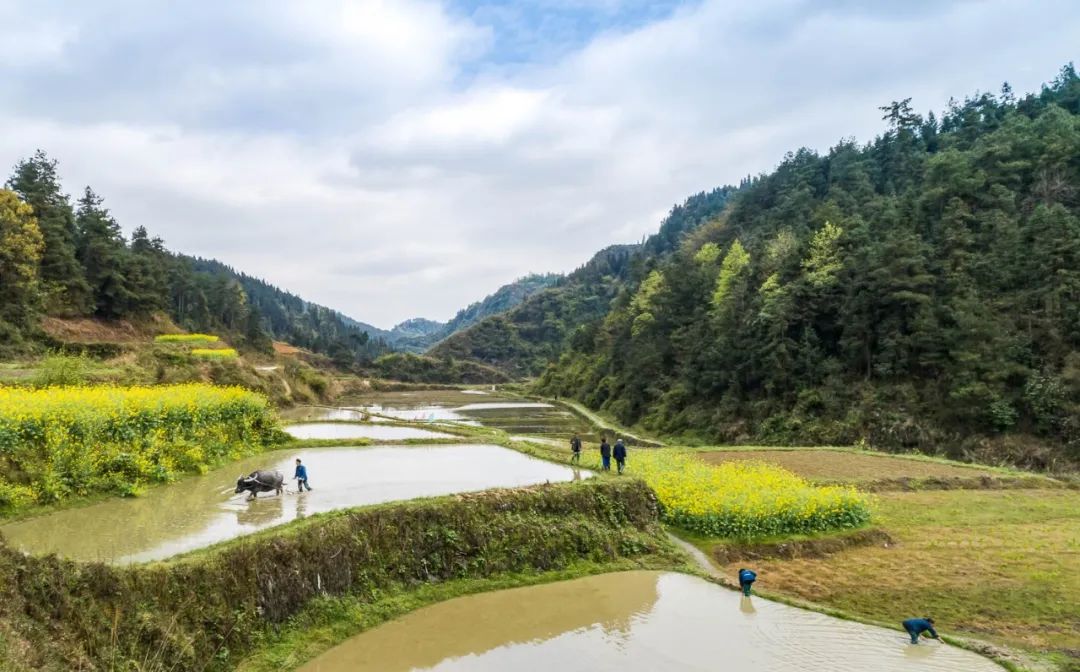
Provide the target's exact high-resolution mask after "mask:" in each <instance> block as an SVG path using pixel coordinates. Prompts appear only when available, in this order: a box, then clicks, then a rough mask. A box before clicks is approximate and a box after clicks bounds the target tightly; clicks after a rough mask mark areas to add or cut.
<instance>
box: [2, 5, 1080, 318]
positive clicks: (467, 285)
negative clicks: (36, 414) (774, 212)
mask: <svg viewBox="0 0 1080 672" xmlns="http://www.w3.org/2000/svg"><path fill="white" fill-rule="evenodd" d="M560 1H561V0H560ZM573 1H576V0H573ZM573 1H571V2H569V3H562V4H561V5H560V11H565V10H566V8H567V7H571V6H572V4H573ZM65 4H66V6H65ZM557 4H558V3H557ZM630 5H635V3H628V5H627V6H630ZM0 6H3V4H2V0H0ZM622 6H623V5H622V3H619V2H614V0H613V2H612V3H611V6H610V7H607V8H605V9H604V11H610V12H618V11H621V8H622ZM5 9H7V8H6V7H5ZM18 9H19V12H20V13H19V14H18V16H19V20H20V21H22V22H23V23H25V24H26V25H28V26H33V27H34V28H33V30H31V31H30V34H38V35H41V36H42V39H40V40H35V41H30V40H22V41H21V42H13V41H8V42H5V44H4V45H3V46H2V47H0V57H2V58H0V77H3V78H4V79H5V81H6V82H9V83H10V86H6V87H4V92H3V93H0V95H2V96H3V98H2V99H0V101H2V102H0V123H3V124H4V126H5V128H9V129H17V132H16V133H7V134H4V135H2V136H0V157H6V158H4V159H3V160H6V161H7V162H9V163H14V161H15V160H17V159H18V158H19V157H22V156H26V155H28V154H29V153H31V152H32V151H33V150H34V149H35V148H36V147H42V148H44V149H46V150H47V151H49V152H50V153H51V154H52V155H53V156H55V157H56V158H58V159H60V161H61V169H62V173H63V174H64V175H65V176H66V178H67V186H68V188H69V189H70V190H72V191H75V190H77V189H79V188H81V185H82V184H85V183H90V184H92V185H93V186H94V187H95V189H97V190H98V191H99V192H101V193H102V194H103V195H104V196H105V197H106V199H107V205H108V206H109V207H111V208H112V209H113V211H114V213H115V214H116V215H117V217H118V219H119V220H120V221H121V223H122V224H123V225H124V226H125V227H126V228H128V229H129V230H130V229H131V228H133V227H135V226H137V225H145V226H147V227H148V228H149V229H150V230H151V231H152V232H153V233H155V234H158V235H162V236H163V237H164V238H165V239H166V241H167V243H168V244H169V245H170V246H171V247H173V248H176V249H178V250H181V251H184V252H188V253H192V254H199V255H203V256H213V257H217V258H220V259H221V260H222V261H225V262H226V263H229V264H232V265H234V266H236V267H238V268H240V269H243V270H244V271H246V272H248V273H251V274H255V275H258V276H262V277H264V278H266V279H267V280H269V281H270V282H272V283H275V284H277V285H279V286H283V287H286V288H288V289H290V290H292V291H294V292H296V293H299V294H301V295H302V296H304V297H306V298H309V299H311V300H315V301H319V302H322V303H326V304H328V305H331V306H333V307H336V308H339V309H341V310H343V311H344V312H346V313H348V314H350V315H352V316H353V317H356V318H357V319H360V320H364V321H368V322H373V323H375V324H379V325H380V326H389V325H390V324H392V323H393V322H396V321H398V320H400V319H404V318H406V317H412V316H416V315H424V316H429V317H437V318H446V317H448V316H450V315H452V314H453V313H454V311H456V310H457V309H458V308H460V307H462V306H464V305H466V304H467V303H469V302H471V301H473V300H476V299H477V298H479V297H481V296H482V295H484V294H485V293H487V292H490V291H492V290H494V289H495V288H496V287H497V286H498V285H499V284H500V283H502V282H506V281H509V280H511V279H513V278H514V277H517V276H520V275H522V274H524V273H526V272H529V271H551V270H569V269H571V268H573V267H575V266H577V265H578V264H580V263H582V262H583V261H585V260H586V259H587V258H588V257H589V256H590V255H591V254H592V252H594V251H595V250H597V249H599V248H600V247H603V246H605V245H607V244H610V243H613V242H631V241H636V240H639V239H640V238H641V236H642V235H643V234H645V233H647V232H650V231H652V230H654V229H655V228H656V226H657V224H658V221H659V218H660V216H661V215H662V213H663V212H665V211H666V210H667V209H668V208H669V207H670V206H671V205H672V204H673V203H675V202H677V201H681V200H683V199H684V198H685V197H686V196H688V195H690V194H692V193H694V192H697V191H700V190H703V189H709V188H712V187H715V186H718V185H720V184H723V183H727V182H733V181H737V180H738V179H739V177H741V176H743V175H745V174H747V173H756V172H759V171H762V170H766V169H768V168H770V167H771V166H773V165H775V164H776V163H777V162H778V161H779V159H780V158H781V156H782V155H783V153H784V152H785V151H787V150H793V149H796V148H798V147H799V146H804V145H805V146H811V147H814V148H817V149H825V148H827V147H828V146H829V145H830V144H832V143H834V142H835V141H836V140H838V139H839V138H840V137H842V136H850V135H856V136H857V137H858V138H859V139H861V140H868V139H869V138H870V137H871V136H872V134H873V133H875V132H876V131H877V130H879V128H880V121H879V116H880V114H879V113H878V111H877V109H876V107H877V105H880V104H884V103H886V102H888V101H890V100H893V99H899V98H904V97H908V96H913V97H914V99H915V100H914V103H915V105H916V106H917V107H918V108H919V109H921V110H926V109H929V108H934V109H940V108H941V107H942V106H943V105H944V104H945V102H946V100H947V99H948V97H949V96H951V95H954V96H958V97H959V96H963V95H965V94H967V93H970V92H973V91H974V90H976V89H983V90H986V89H995V90H996V88H997V87H998V86H999V85H1000V83H1001V82H1002V81H1003V80H1006V79H1007V80H1009V81H1010V82H1011V83H1013V85H1014V87H1015V88H1016V89H1017V90H1018V91H1024V90H1029V89H1032V88H1033V87H1036V86H1037V85H1038V84H1039V83H1040V82H1041V81H1043V80H1045V79H1048V78H1050V77H1052V76H1053V74H1054V72H1055V70H1056V69H1057V68H1058V67H1059V66H1060V65H1062V64H1063V63H1065V62H1066V61H1068V60H1069V59H1070V58H1073V57H1074V56H1075V45H1076V44H1080V7H1077V6H1075V5H1074V3H1068V2H1044V3H1040V5H1039V6H1038V7H1037V8H1036V7H1033V6H1032V5H1031V4H1030V3H1026V2H1019V1H1016V2H1010V1H1007V0H989V1H987V2H959V3H952V4H945V3H929V2H928V3H907V4H905V5H904V7H903V8H896V7H892V6H891V5H890V6H887V7H886V6H882V7H881V8H874V7H871V8H870V9H867V6H865V5H862V4H860V3H854V4H853V3H849V2H844V1H841V2H832V3H818V2H811V1H810V0H767V1H764V2H761V3H756V4H753V5H751V4H747V3H729V2H721V1H719V0H716V1H706V2H702V3H700V4H694V5H688V6H685V7H683V8H681V9H679V10H677V11H675V12H674V13H673V14H672V15H670V16H669V17H668V18H665V19H661V20H653V21H651V22H647V23H646V24H645V25H641V26H640V27H638V28H634V29H632V30H627V29H622V28H620V29H617V30H615V29H613V30H609V31H606V32H605V31H601V32H599V33H596V34H595V35H594V38H593V39H592V40H591V41H586V43H585V45H584V46H583V47H582V48H580V49H574V50H571V51H569V52H568V53H566V52H565V49H562V50H559V51H558V53H565V55H563V56H561V57H559V58H557V59H556V60H555V61H554V62H551V61H550V60H549V57H550V56H551V53H555V52H547V51H544V59H541V60H540V62H536V63H532V64H528V63H526V64H515V65H514V67H504V64H502V63H500V62H498V58H499V54H498V53H497V51H498V48H497V47H495V46H493V45H495V44H496V43H498V40H497V39H496V38H497V37H498V36H497V35H494V34H492V32H491V31H492V29H491V28H488V27H484V26H481V25H479V24H478V23H476V21H475V18H474V17H475V16H479V15H481V14H483V12H482V11H480V10H477V11H475V12H472V13H467V12H464V11H461V10H458V9H455V8H454V7H448V6H444V5H440V4H437V3H435V2H426V1H422V0H400V1H394V2H391V1H390V0H385V1H382V0H370V1H362V2H347V1H345V0H318V1H316V2H305V3H283V4H281V5H277V6H272V5H259V6H256V5H255V4H254V3H251V4H246V3H219V4H218V5H215V6H210V5H207V4H205V3H188V4H183V5H176V4H175V3H164V2H138V1H136V0H102V1H101V2H97V3H85V4H84V3H79V4H74V3H60V4H55V3H48V2H42V3H35V4H30V3H21V4H19V6H18ZM491 11H496V10H494V9H492V10H491ZM497 11H498V12H499V13H500V14H501V16H502V18H503V19H504V23H505V24H506V25H510V24H513V25H514V30H515V31H522V30H525V29H526V28H527V25H528V21H529V17H530V16H531V15H530V14H528V13H527V11H532V12H535V11H538V10H536V9H535V8H529V9H528V10H526V9H523V8H522V7H520V6H517V5H502V6H500V7H499V8H498V10H497ZM514 12H518V18H517V19H514V17H512V16H511V17H510V18H507V17H506V15H507V14H508V13H514ZM120 17H122V18H123V20H119V18H120ZM1048 23H1052V24H1053V25H1054V27H1055V30H1053V31H1046V30H1045V26H1046V25H1047V24H1048ZM34 31H38V32H36V33H35V32H34ZM517 34H518V32H515V35H517ZM1032 34H1039V35H1041V36H1042V37H1041V39H1039V40H1037V41H1034V40H1030V39H1028V36H1029V35H1032ZM527 37H528V36H525V38H527ZM525 38H522V39H525ZM20 45H21V46H20ZM538 49H539V47H538ZM541 51H543V50H542V49H541Z"/></svg>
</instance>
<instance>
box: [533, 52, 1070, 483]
mask: <svg viewBox="0 0 1080 672" xmlns="http://www.w3.org/2000/svg"><path fill="white" fill-rule="evenodd" d="M881 109H882V111H883V112H884V117H883V118H884V121H885V122H886V124H887V131H886V132H885V133H883V134H882V135H881V136H879V137H877V138H875V139H874V140H873V141H872V142H870V143H868V144H866V145H860V144H857V143H855V142H854V141H850V140H845V141H842V142H840V143H839V144H837V145H836V146H835V147H833V148H832V149H830V150H829V151H828V152H826V153H824V154H818V153H815V152H813V151H811V150H808V149H801V150H799V151H797V152H794V153H789V154H788V155H786V156H785V157H784V159H783V161H782V163H781V164H780V165H779V167H778V168H777V169H776V170H775V171H774V172H772V173H771V174H768V175H763V176H761V177H759V178H756V179H754V180H753V181H752V184H751V185H749V187H748V188H746V189H745V190H743V191H742V192H741V193H740V194H738V196H737V197H736V198H735V199H734V200H733V202H732V204H731V205H730V207H729V208H728V210H727V212H726V213H725V216H724V217H723V218H721V219H719V220H717V221H715V222H712V223H710V224H709V225H707V226H706V227H704V228H702V229H701V230H699V231H697V232H695V234H694V235H693V236H691V237H688V238H686V239H685V240H684V242H683V244H682V245H681V246H680V247H679V249H678V251H677V252H676V253H675V254H673V255H671V256H670V257H669V258H667V259H665V260H663V261H661V262H659V263H658V264H656V265H655V267H654V268H653V269H652V270H650V271H649V272H648V274H646V275H644V276H641V275H638V276H637V277H635V278H634V286H633V287H632V290H631V291H626V292H623V293H621V294H620V295H619V298H618V300H617V302H616V307H615V309H614V310H612V311H611V312H610V314H608V315H607V316H606V317H604V318H603V320H602V321H600V322H598V323H593V324H591V325H589V326H588V327H587V330H588V333H587V334H586V335H584V336H583V337H581V338H575V339H572V340H571V341H570V348H569V349H568V351H567V352H566V353H564V355H563V356H562V358H561V359H560V361H559V362H558V364H557V365H554V366H552V367H550V368H549V369H548V370H547V371H546V372H545V373H544V375H543V377H542V379H541V380H540V382H539V389H540V390H542V391H544V392H546V393H549V394H561V395H565V396H572V397H576V398H578V399H580V400H582V401H583V402H585V403H586V404H587V405H588V406H590V407H592V408H594V409H602V410H605V411H608V412H610V413H612V414H613V415H615V416H616V417H617V418H618V419H619V420H620V421H622V422H624V423H627V424H636V423H640V424H641V425H643V426H645V427H648V428H649V429H652V430H654V431H657V432H662V433H666V434H670V435H681V436H683V437H685V438H688V439H699V440H704V441H747V440H760V441H766V442H776V443H803V444H805V443H844V444H850V443H853V442H856V441H860V440H867V441H869V442H871V443H872V444H874V445H880V446H890V447H896V448H904V449H919V450H927V451H936V450H940V449H942V448H943V447H945V448H948V449H949V450H951V451H952V452H953V453H955V454H958V455H962V456H965V457H969V458H970V457H981V458H983V459H987V460H998V459H1004V460H1009V461H1012V462H1016V463H1021V464H1025V465H1029V466H1036V467H1054V466H1055V465H1062V464H1063V463H1067V462H1072V463H1074V464H1075V463H1076V462H1078V461H1080V422H1078V421H1077V417H1078V414H1077V411H1078V410H1080V193H1078V190H1077V187H1078V185H1080V78H1078V76H1077V73H1076V71H1075V69H1074V68H1073V67H1072V66H1071V65H1070V66H1067V67H1065V68H1063V69H1062V70H1061V72H1060V74H1059V75H1058V77H1057V78H1056V79H1054V81H1053V82H1052V83H1050V84H1048V85H1046V86H1044V87H1043V89H1042V90H1041V91H1040V92H1038V93H1035V94H1031V95H1027V96H1024V97H1022V98H1017V97H1015V96H1014V94H1013V93H1012V91H1011V89H1010V88H1009V87H1008V85H1005V87H1003V89H1002V91H1001V93H1000V94H998V95H993V94H989V93H980V94H977V95H975V96H973V97H970V98H967V99H966V100H964V101H963V102H960V103H953V104H952V105H950V107H949V109H947V110H945V111H944V113H943V114H942V115H941V117H940V118H938V117H935V115H933V114H932V113H931V114H928V115H926V116H922V115H920V114H917V113H915V112H914V111H913V110H912V109H911V107H910V104H909V101H901V102H896V103H893V104H891V105H887V106H885V107H883V108H881ZM519 328H520V327H519ZM518 370H519V371H522V372H528V369H527V368H518Z"/></svg>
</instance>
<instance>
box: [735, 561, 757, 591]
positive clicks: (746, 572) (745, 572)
mask: <svg viewBox="0 0 1080 672" xmlns="http://www.w3.org/2000/svg"><path fill="white" fill-rule="evenodd" d="M754 581H757V572H755V571H754V570H752V569H746V568H745V567H744V568H743V569H740V570H739V588H742V594H743V595H745V596H747V597H750V587H751V586H753V585H754Z"/></svg>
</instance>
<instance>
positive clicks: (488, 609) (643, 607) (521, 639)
mask: <svg viewBox="0 0 1080 672" xmlns="http://www.w3.org/2000/svg"><path fill="white" fill-rule="evenodd" d="M535 669H557V670H560V672H572V671H573V672H576V671H579V670H580V671H585V670H590V671H592V670H598V671H604V670H611V671H618V672H653V671H654V670H709V671H713V670H721V669H722V670H726V671H729V672H751V671H753V672H757V671H759V670H769V671H770V672H789V671H792V672H793V671H796V670H800V671H804V670H828V671H829V672H864V671H865V670H874V671H875V672H983V671H985V672H1000V670H1001V668H1000V667H998V666H997V665H996V664H994V663H993V662H991V661H989V660H987V659H985V658H982V657H980V656H978V655H976V654H974V653H971V652H968V651H964V650H962V649H957V648H954V647H950V646H945V645H942V644H939V643H938V642H926V643H922V644H919V645H918V646H912V645H910V644H909V643H908V638H907V635H906V634H905V633H904V632H903V631H901V630H900V629H899V625H898V626H897V630H895V631H893V630H886V629H883V628H877V627H873V626H867V625H862V624H859V623H853V622H850V621H843V620H839V619H836V618H832V617H830V616H825V615H823V614H818V613H815V612H812V611H804V610H801V609H796V608H794V607H789V606H786V605H782V604H777V603H774V602H768V601H765V600H762V599H760V598H757V597H752V598H744V597H742V595H741V594H739V593H737V592H735V591H731V590H727V589H724V588H720V587H719V586H716V585H714V584H712V583H709V582H707V581H704V580H702V579H699V578H696V577H692V576H687V575H684V574H673V573H662V572H624V573H619V574H605V575H601V576H595V577H589V578H584V579H578V580H574V581H565V582H561V583H553V584H548V585H542V586H535V587H529V588H518V589H513V590H504V591H497V592H492V593H484V594H480V595H474V596H469V597H462V598H458V599H454V600H450V601H447V602H443V603H440V604H436V605H433V606H430V607H426V608H424V609H420V610H418V611H415V612H413V613H411V614H408V615H406V616H404V617H402V618H400V619H397V620H395V621H391V622H390V623H387V624H385V625H382V626H380V627H377V628H375V629H372V630H369V631H368V632H365V633H362V634H360V635H357V636H356V637H353V638H352V639H349V640H347V641H346V642H344V643H343V644H341V645H339V646H337V647H335V648H333V649H331V650H329V651H327V652H326V653H325V654H323V655H322V656H320V657H318V658H316V659H314V660H312V661H311V662H310V663H308V664H307V665H305V666H303V667H301V668H300V670H301V672H345V671H348V672H365V671H374V670H380V671H384V672H398V671H400V672H405V671H420V670H438V671H443V672H448V671H452V670H469V671H470V672H487V671H491V672H494V671H496V670H498V671H502V670H535Z"/></svg>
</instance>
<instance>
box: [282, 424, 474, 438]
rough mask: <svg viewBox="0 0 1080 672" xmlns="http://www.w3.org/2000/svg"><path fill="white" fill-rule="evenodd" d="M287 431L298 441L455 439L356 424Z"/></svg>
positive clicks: (302, 426)
mask: <svg viewBox="0 0 1080 672" xmlns="http://www.w3.org/2000/svg"><path fill="white" fill-rule="evenodd" d="M285 431H286V432H288V433H289V434H290V435H292V436H294V437H296V438H298V439H377V440H380V441H404V440H406V439H453V438H455V437H454V435H453V434H447V433H446V432H433V431H431V430H428V429H420V428H418V427H400V426H395V425H385V424H383V425H368V424H361V423H355V422H307V423H303V424H297V425H286V427H285Z"/></svg>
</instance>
